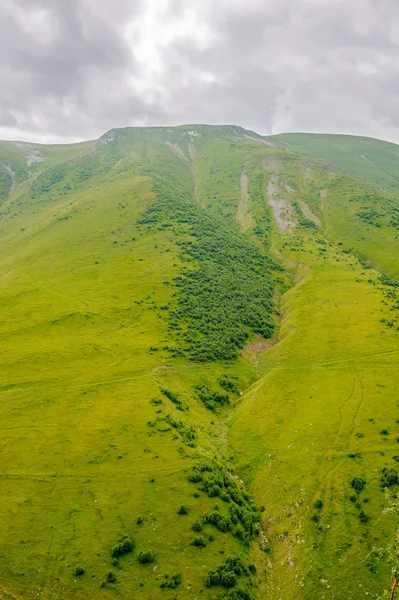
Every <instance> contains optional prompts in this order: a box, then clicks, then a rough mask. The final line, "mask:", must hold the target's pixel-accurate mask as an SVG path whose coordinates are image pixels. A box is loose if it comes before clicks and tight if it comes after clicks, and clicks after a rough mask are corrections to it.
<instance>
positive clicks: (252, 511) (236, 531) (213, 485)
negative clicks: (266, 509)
mask: <svg viewBox="0 0 399 600" xmlns="http://www.w3.org/2000/svg"><path fill="white" fill-rule="evenodd" d="M188 479H189V481H191V482H192V483H201V489H202V491H204V492H206V493H207V494H208V496H210V497H219V498H220V499H221V500H223V501H224V502H226V503H228V504H229V511H228V514H227V515H226V514H225V515H223V514H222V513H221V512H220V510H219V509H218V508H215V510H213V511H212V512H210V513H206V514H204V515H203V516H202V517H201V518H200V519H197V521H195V523H194V524H193V526H192V529H193V530H194V531H201V530H202V528H203V526H204V525H206V524H210V525H214V526H215V527H216V528H217V529H218V530H219V531H222V532H231V533H232V534H233V535H234V536H235V537H237V538H238V539H240V540H241V541H243V542H244V543H248V542H249V540H250V538H251V537H253V536H255V535H257V534H258V533H259V522H260V518H261V510H259V509H258V508H257V507H256V505H255V504H254V503H253V502H252V501H251V498H250V497H249V496H248V494H246V493H245V491H243V490H242V489H240V487H239V486H238V485H237V482H236V480H235V479H234V478H233V476H232V475H231V474H230V473H229V472H228V471H227V469H225V468H224V467H223V466H221V465H218V464H215V463H204V464H201V465H199V466H196V467H194V468H193V471H192V473H191V474H190V475H189V477H188Z"/></svg>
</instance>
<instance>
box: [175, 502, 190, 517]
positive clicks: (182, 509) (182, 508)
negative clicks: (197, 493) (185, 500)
mask: <svg viewBox="0 0 399 600" xmlns="http://www.w3.org/2000/svg"><path fill="white" fill-rule="evenodd" d="M177 514H178V515H188V508H187V506H185V505H184V504H182V505H181V506H180V508H179V510H178V511H177Z"/></svg>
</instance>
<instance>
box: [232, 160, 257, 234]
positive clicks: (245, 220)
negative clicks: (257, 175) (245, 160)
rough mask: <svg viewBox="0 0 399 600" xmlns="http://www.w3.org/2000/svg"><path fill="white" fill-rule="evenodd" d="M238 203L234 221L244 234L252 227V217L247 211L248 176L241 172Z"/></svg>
mask: <svg viewBox="0 0 399 600" xmlns="http://www.w3.org/2000/svg"><path fill="white" fill-rule="evenodd" d="M240 191H241V193H240V201H239V203H238V208H237V214H236V219H237V221H238V223H239V224H240V229H241V231H242V232H243V233H244V232H245V231H247V229H249V228H250V227H252V225H253V217H252V215H251V213H250V210H249V194H248V175H247V174H246V173H245V171H242V173H241V177H240Z"/></svg>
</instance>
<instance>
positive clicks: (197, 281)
mask: <svg viewBox="0 0 399 600" xmlns="http://www.w3.org/2000/svg"><path fill="white" fill-rule="evenodd" d="M149 173H151V177H152V180H153V189H154V192H155V193H156V195H157V200H156V202H155V203H154V204H153V205H151V206H149V207H148V208H147V209H146V210H145V211H144V213H143V215H142V217H141V218H140V220H139V221H138V223H141V224H146V225H147V226H148V225H153V224H155V223H156V224H161V222H165V221H172V222H173V227H174V228H176V231H178V232H179V233H181V231H182V230H184V228H186V231H187V232H188V233H190V235H191V236H192V237H193V239H192V240H189V241H183V242H180V246H181V247H182V251H181V256H180V257H181V259H182V261H183V262H193V261H195V262H196V265H197V268H196V269H192V268H191V269H186V270H185V271H184V272H183V273H182V275H181V276H180V277H177V278H176V279H175V284H176V286H177V287H178V288H179V297H178V306H177V309H176V310H174V311H171V312H170V326H171V329H172V330H177V331H181V330H182V327H181V325H182V324H184V325H185V327H183V331H182V336H183V338H184V340H185V343H186V347H185V353H186V354H188V355H189V357H190V358H191V359H192V360H195V361H198V362H204V361H212V360H230V359H234V358H235V357H236V356H237V350H238V348H241V347H242V346H243V345H244V344H245V342H246V340H247V338H248V335H249V333H250V332H253V333H258V334H261V335H263V336H264V337H266V338H269V337H271V335H272V333H273V328H274V322H273V310H274V303H273V287H274V285H273V277H272V271H273V270H276V269H278V270H281V267H279V266H278V265H277V264H276V263H274V261H272V259H271V258H270V257H268V256H267V254H266V253H264V252H263V251H262V250H261V249H259V248H258V247H257V246H256V245H255V244H253V243H252V242H251V241H249V240H248V239H247V238H246V237H245V236H244V235H241V234H238V233H237V232H235V231H232V230H229V229H228V228H227V227H226V226H225V224H224V223H222V222H219V221H218V220H217V219H216V218H214V217H211V216H210V215H208V214H207V213H206V212H205V211H204V210H203V209H202V208H201V207H200V206H199V205H198V203H196V202H195V201H194V200H193V201H191V200H190V199H189V198H187V196H185V195H183V194H182V193H181V192H180V191H178V189H176V190H174V189H173V184H172V181H171V180H169V181H168V187H166V185H165V182H164V181H162V177H161V176H160V174H156V173H155V172H154V171H153V170H151V169H149Z"/></svg>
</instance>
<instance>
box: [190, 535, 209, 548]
mask: <svg viewBox="0 0 399 600" xmlns="http://www.w3.org/2000/svg"><path fill="white" fill-rule="evenodd" d="M191 545H192V546H197V548H205V546H206V542H205V540H204V538H203V537H195V538H194V539H193V541H192V542H191Z"/></svg>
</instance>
